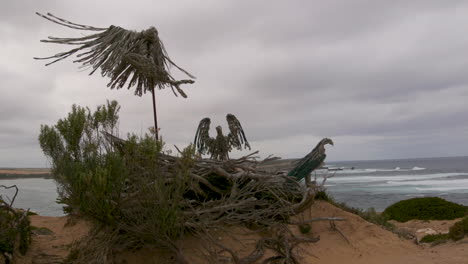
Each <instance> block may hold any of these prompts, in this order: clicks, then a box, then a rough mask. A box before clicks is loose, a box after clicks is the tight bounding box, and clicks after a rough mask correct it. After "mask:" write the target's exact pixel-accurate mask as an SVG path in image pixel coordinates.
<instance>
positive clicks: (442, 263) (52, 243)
mask: <svg viewBox="0 0 468 264" xmlns="http://www.w3.org/2000/svg"><path fill="white" fill-rule="evenodd" d="M314 217H342V218H345V219H346V220H345V221H335V225H336V227H337V228H338V230H340V232H341V234H340V232H338V231H336V230H333V229H332V228H331V225H330V223H329V222H328V221H322V222H314V223H312V224H311V225H312V232H311V233H309V234H306V235H302V236H307V237H315V236H320V241H319V242H317V243H312V244H301V245H300V246H299V247H298V248H297V249H296V250H295V253H296V254H297V255H299V256H300V258H299V260H300V263H318V264H325V263H347V264H358V263H359V264H361V263H362V264H364V263H369V264H374V263H378V264H387V263H388V264H395V263H399V264H401V263H408V264H409V263H411V264H419V263H420V264H436V263H439V264H461V263H468V239H467V238H465V239H463V240H461V241H458V242H448V243H445V244H442V245H438V246H434V247H430V246H429V245H417V244H416V243H415V242H414V241H412V240H408V239H404V238H400V237H399V236H398V235H396V234H394V233H392V232H389V231H387V230H384V229H382V228H381V227H379V226H376V225H374V224H372V223H369V222H366V221H365V220H363V219H362V218H360V217H358V216H356V215H354V214H351V213H348V212H345V211H343V210H341V209H339V208H336V207H334V206H332V205H330V204H328V203H326V202H322V201H317V202H315V204H314V205H313V206H312V207H311V208H310V209H309V210H307V211H306V212H304V213H303V214H301V215H299V216H296V217H295V220H306V219H310V218H314ZM31 222H32V225H33V226H36V227H46V228H48V229H50V230H51V231H52V232H53V233H50V234H34V235H33V242H32V245H31V249H30V250H29V252H28V253H27V255H26V256H23V257H20V259H19V261H18V262H17V263H24V264H29V263H58V262H59V261H60V260H62V259H63V258H64V257H65V256H66V255H67V254H68V251H69V248H70V247H69V245H70V244H71V243H72V242H73V241H75V240H77V239H80V238H82V237H83V236H85V235H86V234H87V232H88V230H89V228H90V225H89V224H88V223H87V222H85V221H82V220H79V221H76V223H75V224H68V225H67V222H69V220H68V218H67V217H44V216H31ZM453 222H454V221H409V222H407V223H403V224H397V226H398V228H401V229H405V228H406V229H407V230H408V232H413V233H415V232H416V231H417V230H420V229H424V228H432V229H434V230H438V231H441V232H443V231H446V230H448V227H449V226H450V225H451V224H452V223H453ZM291 229H292V230H293V232H294V233H295V234H296V235H301V234H299V232H298V231H297V230H296V229H297V228H296V227H293V226H291ZM231 231H232V233H235V234H236V236H235V237H224V236H223V235H220V237H219V240H220V242H223V243H226V244H227V245H229V246H230V247H231V246H232V247H233V248H234V249H235V250H236V251H238V252H240V255H241V256H242V255H246V254H248V253H249V252H251V251H252V250H253V246H254V242H253V240H249V238H256V237H255V235H254V236H253V235H252V234H247V232H246V231H247V230H246V229H243V228H233V229H232V230H231ZM215 236H216V234H215ZM249 236H250V237H249ZM177 244H178V246H179V247H180V248H181V250H182V252H183V254H184V255H185V256H186V258H187V260H188V261H189V263H208V262H202V261H201V258H200V254H199V252H200V249H201V248H200V247H201V244H200V243H199V241H198V239H197V238H195V237H189V238H186V239H183V240H182V241H179V242H178V243H177ZM268 255H270V253H269V252H267V253H266V256H268ZM115 261H116V263H135V264H139V263H177V262H175V260H174V258H170V256H168V255H167V254H162V253H161V252H160V251H158V250H154V249H148V248H146V249H143V250H140V251H137V252H121V253H119V254H116V258H115ZM225 263H229V262H225ZM259 263H261V261H260V262H259Z"/></svg>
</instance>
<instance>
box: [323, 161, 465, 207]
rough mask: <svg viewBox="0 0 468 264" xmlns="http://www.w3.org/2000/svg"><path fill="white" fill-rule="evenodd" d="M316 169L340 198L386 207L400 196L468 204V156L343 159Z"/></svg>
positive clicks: (361, 205)
mask: <svg viewBox="0 0 468 264" xmlns="http://www.w3.org/2000/svg"><path fill="white" fill-rule="evenodd" d="M326 166H327V167H328V168H329V170H328V171H324V170H321V171H320V172H317V173H315V174H316V175H317V177H318V181H321V179H322V178H323V175H328V177H330V176H332V177H331V178H327V180H326V182H325V186H326V188H327V191H328V192H329V193H330V194H331V195H332V197H333V198H334V199H335V200H336V201H338V202H345V203H346V204H347V205H349V206H352V207H357V208H361V209H367V208H371V207H372V208H374V209H375V210H377V211H383V210H384V209H385V208H386V207H388V206H389V205H391V204H393V203H395V202H398V201H400V200H405V199H410V198H415V197H428V196H436V197H441V198H443V199H445V200H448V201H453V202H456V203H459V204H463V205H467V206H468V157H447V158H423V159H398V160H373V161H343V162H329V163H327V164H326Z"/></svg>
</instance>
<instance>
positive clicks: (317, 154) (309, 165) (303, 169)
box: [288, 138, 333, 183]
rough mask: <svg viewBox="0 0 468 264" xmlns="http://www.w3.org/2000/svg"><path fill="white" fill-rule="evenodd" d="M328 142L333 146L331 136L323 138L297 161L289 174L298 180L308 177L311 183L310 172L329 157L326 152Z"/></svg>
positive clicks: (307, 180) (307, 179)
mask: <svg viewBox="0 0 468 264" xmlns="http://www.w3.org/2000/svg"><path fill="white" fill-rule="evenodd" d="M327 144H330V145H332V146H333V141H332V140H331V139H329V138H324V139H322V140H321V141H320V142H319V143H318V144H317V146H316V147H315V148H314V149H313V150H312V151H311V152H310V153H309V154H307V155H306V156H305V157H304V158H302V159H300V160H299V161H298V162H297V164H296V166H295V167H294V168H293V169H292V170H291V171H290V172H289V173H288V176H292V177H294V178H296V180H297V181H300V180H302V179H304V178H306V182H307V183H309V182H310V178H309V176H310V173H311V172H312V171H314V170H316V169H317V168H319V167H320V166H322V164H323V161H324V160H325V158H326V157H327V155H326V154H325V145H327Z"/></svg>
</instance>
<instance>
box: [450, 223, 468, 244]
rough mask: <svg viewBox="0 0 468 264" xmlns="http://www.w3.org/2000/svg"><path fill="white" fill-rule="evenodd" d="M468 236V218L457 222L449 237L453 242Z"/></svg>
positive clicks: (451, 228)
mask: <svg viewBox="0 0 468 264" xmlns="http://www.w3.org/2000/svg"><path fill="white" fill-rule="evenodd" d="M467 235H468V217H465V218H463V220H461V221H459V222H456V223H455V224H454V225H453V226H451V227H450V229H449V237H450V238H451V239H453V240H455V241H456V240H460V239H462V238H464V237H465V236H467Z"/></svg>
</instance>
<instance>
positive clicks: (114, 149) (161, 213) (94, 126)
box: [39, 101, 195, 247]
mask: <svg viewBox="0 0 468 264" xmlns="http://www.w3.org/2000/svg"><path fill="white" fill-rule="evenodd" d="M119 109H120V106H119V105H118V103H117V102H115V101H112V102H109V101H108V102H107V104H106V105H102V106H99V107H98V108H97V109H96V111H94V112H91V111H90V109H89V108H83V107H79V106H76V105H74V106H73V107H72V111H71V112H70V113H69V114H68V116H67V117H66V118H64V119H60V120H59V121H58V122H57V124H56V125H54V126H47V125H42V126H41V133H40V136H39V142H40V145H41V148H42V150H43V151H44V153H45V154H46V156H47V157H48V158H49V159H50V160H51V162H52V175H53V178H54V179H55V181H56V182H57V184H58V189H59V202H60V203H62V204H64V211H65V212H66V213H69V214H70V213H77V214H80V215H82V216H85V217H87V218H89V219H91V220H93V221H94V222H95V223H97V224H99V225H100V226H104V227H105V228H108V229H109V230H111V231H110V232H111V233H115V234H118V235H119V241H121V242H122V243H129V244H131V245H129V246H131V247H137V246H138V245H140V246H141V245H143V244H153V245H154V244H156V245H161V246H167V244H168V242H167V241H170V240H171V239H175V238H178V237H180V236H181V235H182V234H183V233H184V232H186V230H185V229H184V223H185V219H184V215H183V214H182V213H181V212H182V210H181V208H180V206H181V205H180V204H183V203H181V202H180V201H181V200H182V199H184V192H185V191H186V190H187V189H190V188H189V187H187V186H188V185H190V184H192V181H193V179H192V178H191V177H189V169H190V168H191V166H193V163H194V160H193V158H194V155H195V149H194V148H193V147H189V148H187V149H185V150H184V151H182V153H181V156H182V157H181V158H180V159H179V161H178V163H177V165H176V166H173V167H172V168H171V170H173V171H171V174H175V175H177V177H173V178H172V181H171V182H170V183H169V182H168V181H167V177H165V173H168V172H167V171H162V170H161V169H160V164H159V163H158V162H160V160H159V159H158V156H159V155H162V153H163V148H164V144H163V143H162V141H158V140H156V139H155V138H154V136H153V135H148V134H145V135H143V136H141V137H140V136H135V135H128V137H127V139H126V140H125V141H122V140H120V139H118V138H116V137H115V136H116V135H118V129H117V128H118V111H119ZM119 243H120V242H119Z"/></svg>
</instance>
